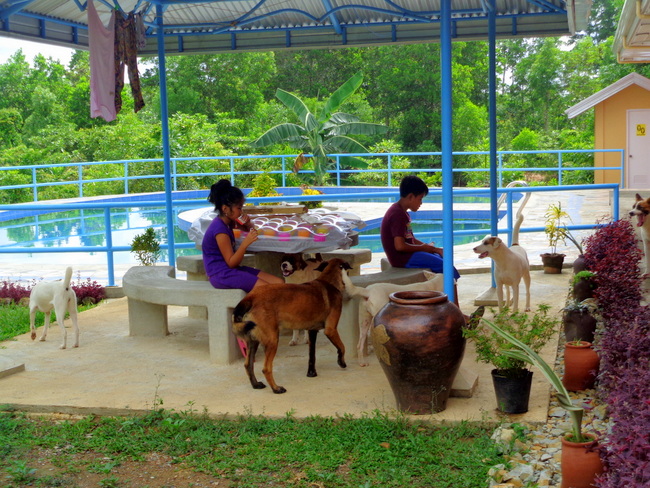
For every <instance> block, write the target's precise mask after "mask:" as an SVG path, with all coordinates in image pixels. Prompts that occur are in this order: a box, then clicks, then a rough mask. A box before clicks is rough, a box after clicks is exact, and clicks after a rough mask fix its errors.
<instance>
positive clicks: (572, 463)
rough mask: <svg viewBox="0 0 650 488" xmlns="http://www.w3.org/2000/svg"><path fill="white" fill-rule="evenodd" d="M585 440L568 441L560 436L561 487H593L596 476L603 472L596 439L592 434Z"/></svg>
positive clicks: (586, 435) (587, 435)
mask: <svg viewBox="0 0 650 488" xmlns="http://www.w3.org/2000/svg"><path fill="white" fill-rule="evenodd" d="M585 437H589V441H587V442H570V441H567V440H566V439H565V438H562V456H561V469H562V485H561V488H593V487H594V486H595V485H594V480H595V478H596V476H598V475H599V474H601V473H602V472H603V463H602V461H601V459H600V454H599V453H598V441H596V440H595V437H594V435H593V434H585Z"/></svg>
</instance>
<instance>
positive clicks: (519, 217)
mask: <svg viewBox="0 0 650 488" xmlns="http://www.w3.org/2000/svg"><path fill="white" fill-rule="evenodd" d="M523 221H524V216H523V215H521V214H518V215H517V221H516V222H515V225H514V226H513V228H512V244H511V246H518V245H519V228H520V227H521V223H522V222H523Z"/></svg>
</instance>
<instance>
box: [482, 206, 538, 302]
mask: <svg viewBox="0 0 650 488" xmlns="http://www.w3.org/2000/svg"><path fill="white" fill-rule="evenodd" d="M523 220H524V218H523V216H522V215H519V216H518V218H517V223H516V224H515V226H514V229H513V232H512V246H510V247H508V246H507V245H506V244H505V243H504V242H503V241H502V240H501V239H500V238H499V237H494V236H488V237H486V238H485V239H483V241H482V242H481V244H479V245H478V246H476V247H475V248H474V252H475V253H476V254H478V255H479V256H478V257H479V258H481V259H483V258H487V257H490V258H492V260H493V261H494V279H495V281H496V285H497V303H498V305H499V311H501V310H503V307H504V306H510V305H511V304H512V311H513V312H518V311H519V284H520V283H521V280H522V279H523V281H524V285H525V286H526V308H525V311H526V312H528V311H529V310H530V264H529V263H528V255H527V254H526V250H525V249H524V248H523V247H521V246H520V245H519V228H520V227H521V223H522V222H523ZM504 286H505V288H506V300H505V301H504V300H503V287H504ZM511 290H512V302H511V299H510V291H511Z"/></svg>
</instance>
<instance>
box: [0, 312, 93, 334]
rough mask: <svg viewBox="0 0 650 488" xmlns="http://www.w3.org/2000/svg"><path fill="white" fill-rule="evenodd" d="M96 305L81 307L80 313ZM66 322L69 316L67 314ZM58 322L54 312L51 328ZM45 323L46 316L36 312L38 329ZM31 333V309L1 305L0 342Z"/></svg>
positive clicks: (35, 321) (35, 322)
mask: <svg viewBox="0 0 650 488" xmlns="http://www.w3.org/2000/svg"><path fill="white" fill-rule="evenodd" d="M94 306H95V305H79V306H78V307H77V311H78V312H83V311H84V310H88V309H89V308H93V307H94ZM66 320H68V315H67V314H66ZM55 321H56V314H55V313H54V311H52V317H51V320H50V327H51V326H52V323H53V322H55ZM44 323H45V314H43V313H42V312H36V318H35V320H34V325H35V326H36V327H37V328H38V327H41V326H42V325H43V324H44ZM27 332H29V307H26V306H22V305H17V304H15V303H10V304H3V305H0V342H2V341H6V340H9V339H13V338H14V337H16V336H19V335H22V334H25V333H27Z"/></svg>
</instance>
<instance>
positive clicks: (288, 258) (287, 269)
mask: <svg viewBox="0 0 650 488" xmlns="http://www.w3.org/2000/svg"><path fill="white" fill-rule="evenodd" d="M322 262H323V258H322V256H321V255H320V253H316V255H315V256H314V257H313V258H307V259H305V257H304V256H303V254H302V253H300V252H297V253H293V254H283V255H282V258H281V260H280V270H281V271H282V277H283V278H284V282H285V283H294V284H299V283H307V282H308V281H312V280H315V279H316V278H318V276H319V275H320V271H318V267H319V266H320V265H321V263H322ZM301 332H302V338H301ZM307 342H308V340H307V331H306V330H303V331H300V330H294V331H293V334H292V336H291V341H289V345H290V346H296V345H298V344H307Z"/></svg>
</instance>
